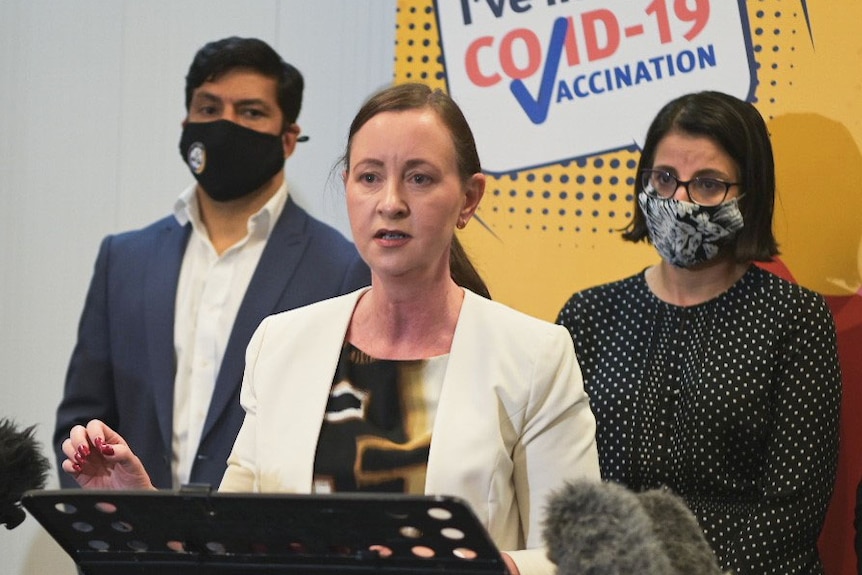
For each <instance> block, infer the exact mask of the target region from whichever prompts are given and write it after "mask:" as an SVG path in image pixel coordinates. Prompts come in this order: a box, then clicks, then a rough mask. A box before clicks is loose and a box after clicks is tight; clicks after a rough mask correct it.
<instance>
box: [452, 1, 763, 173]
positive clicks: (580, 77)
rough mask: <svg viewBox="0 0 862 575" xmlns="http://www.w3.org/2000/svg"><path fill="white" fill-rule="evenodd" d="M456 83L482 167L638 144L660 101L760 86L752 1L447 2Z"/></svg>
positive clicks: (502, 168) (527, 164)
mask: <svg viewBox="0 0 862 575" xmlns="http://www.w3.org/2000/svg"><path fill="white" fill-rule="evenodd" d="M435 7H436V13H437V17H438V27H439V30H440V39H441V49H442V53H443V59H444V64H445V72H446V82H447V85H448V89H449V93H450V94H451V95H452V97H453V98H454V99H455V100H456V101H457V102H458V103H459V104H460V106H461V107H462V109H463V110H464V113H465V115H466V116H467V119H468V120H469V122H470V125H471V127H472V128H473V131H474V134H475V136H476V140H477V143H478V145H479V149H480V152H481V155H482V159H483V167H484V169H485V170H486V171H487V172H489V173H491V174H503V173H509V172H514V171H518V170H522V169H526V168H533V167H537V166H542V165H547V164H553V163H558V162H561V161H565V160H570V159H574V158H580V157H584V156H588V155H594V154H599V153H604V152H609V151H612V150H618V149H621V148H628V147H631V146H639V144H640V143H641V140H642V139H643V136H644V134H645V133H646V130H647V128H648V127H649V123H650V121H651V120H652V118H653V116H654V115H655V113H656V112H657V111H658V110H659V109H660V108H661V106H662V105H664V104H665V103H667V102H668V101H669V100H671V99H673V98H675V97H676V96H679V95H682V94H685V93H688V92H695V91H701V90H720V91H722V92H727V93H729V94H733V95H734V96H737V97H739V98H742V99H747V100H750V99H751V95H752V94H753V93H754V78H755V74H754V65H753V62H752V60H751V51H750V39H749V38H748V31H749V26H748V22H747V15H746V11H745V2H744V1H743V0H736V1H731V0H728V1H722V2H719V1H718V0H712V1H710V0H649V1H647V0H437V1H436V2H435Z"/></svg>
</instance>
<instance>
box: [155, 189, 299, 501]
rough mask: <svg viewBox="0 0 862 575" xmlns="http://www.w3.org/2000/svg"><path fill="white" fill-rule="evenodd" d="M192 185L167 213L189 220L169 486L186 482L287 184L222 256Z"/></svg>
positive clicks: (178, 313)
mask: <svg viewBox="0 0 862 575" xmlns="http://www.w3.org/2000/svg"><path fill="white" fill-rule="evenodd" d="M195 188H196V186H195V185H192V186H190V187H189V188H187V189H186V190H184V191H183V193H182V194H181V195H180V197H179V198H178V199H177V202H176V204H175V206H174V216H175V217H176V219H177V221H178V222H179V223H180V225H185V224H186V223H188V222H191V224H192V233H191V236H190V237H189V242H188V245H187V246H186V250H185V253H184V255H183V262H182V267H181V268H180V277H179V283H178V285H177V299H176V303H175V317H176V319H175V321H174V352H175V354H176V365H177V372H176V376H175V379H174V417H173V438H172V451H173V460H172V462H171V471H172V475H173V486H174V488H177V487H179V486H181V485H183V484H185V483H188V482H189V477H190V474H191V469H192V464H193V463H194V460H195V457H196V455H197V450H198V445H199V444H200V439H201V432H202V429H203V425H204V420H205V419H206V415H207V411H208V410H209V405H210V399H211V398H212V393H213V389H214V387H215V382H216V377H217V376H218V372H219V368H220V366H221V362H222V358H223V356H224V351H225V347H226V346H227V342H228V338H229V337H230V333H231V330H232V329H233V324H234V320H235V319H236V315H237V311H238V310H239V307H240V304H241V303H242V300H243V297H244V296H245V292H246V289H247V288H248V284H249V282H250V281H251V277H252V275H253V274H254V270H255V269H256V268H257V264H258V261H260V256H261V254H262V253H263V249H264V247H265V246H266V241H267V239H268V238H269V235H270V232H271V231H272V228H273V226H274V225H275V222H276V221H277V220H278V217H279V216H280V215H281V211H282V210H283V209H284V205H285V203H286V201H287V184H286V183H284V184H282V186H281V188H279V190H278V191H277V192H276V193H275V195H274V196H273V197H272V198H270V200H269V201H268V202H267V203H266V205H264V206H263V207H262V208H261V209H260V210H259V211H258V212H257V213H255V214H254V215H252V216H251V217H250V218H249V219H248V233H247V234H246V236H245V237H244V238H243V239H241V240H240V241H239V242H237V243H236V244H234V245H233V246H231V247H230V248H228V249H227V250H225V251H224V252H223V253H222V254H221V255H219V254H218V253H216V250H215V248H214V247H213V245H212V242H211V241H210V238H209V235H208V234H207V230H206V227H205V226H204V224H203V222H202V221H201V218H200V210H199V207H198V201H197V197H196V195H195Z"/></svg>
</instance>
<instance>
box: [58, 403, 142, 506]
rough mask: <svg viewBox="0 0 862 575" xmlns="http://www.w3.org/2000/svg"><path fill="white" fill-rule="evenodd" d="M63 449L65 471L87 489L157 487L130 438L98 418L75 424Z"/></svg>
mask: <svg viewBox="0 0 862 575" xmlns="http://www.w3.org/2000/svg"><path fill="white" fill-rule="evenodd" d="M63 453H64V454H65V455H66V458H67V459H66V461H64V462H63V471H65V472H66V473H68V474H70V475H71V476H72V477H74V478H75V481H77V482H78V485H80V486H81V487H83V488H85V489H155V487H153V484H152V482H151V481H150V476H149V475H148V474H147V470H146V469H144V465H143V464H142V463H141V460H140V459H138V456H137V455H135V454H134V453H133V452H132V450H131V449H129V446H128V444H127V443H126V441H125V440H124V439H123V438H122V437H121V436H120V435H119V434H118V433H117V432H116V431H114V430H113V429H111V428H110V427H108V426H107V425H105V424H104V423H103V422H101V421H99V420H98V419H93V420H91V421H90V422H89V423H88V424H87V426H86V427H84V426H83V425H76V426H75V427H73V428H72V431H71V432H70V433H69V438H68V439H66V440H65V441H64V442H63Z"/></svg>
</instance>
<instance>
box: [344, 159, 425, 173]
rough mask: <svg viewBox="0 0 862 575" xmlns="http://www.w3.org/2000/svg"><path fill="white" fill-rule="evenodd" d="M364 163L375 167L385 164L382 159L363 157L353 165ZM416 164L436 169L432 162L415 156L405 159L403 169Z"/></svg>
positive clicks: (408, 168) (410, 167) (362, 164)
mask: <svg viewBox="0 0 862 575" xmlns="http://www.w3.org/2000/svg"><path fill="white" fill-rule="evenodd" d="M364 165H368V166H373V167H375V168H380V167H383V166H384V165H385V162H384V161H383V160H378V159H377V158H364V159H362V160H359V161H358V162H356V163H355V164H354V166H364ZM417 166H428V167H430V168H435V169H436V166H435V165H434V164H433V163H432V162H429V161H428V160H423V159H420V158H416V159H413V160H407V161H406V162H404V169H405V170H410V169H412V168H415V167H417Z"/></svg>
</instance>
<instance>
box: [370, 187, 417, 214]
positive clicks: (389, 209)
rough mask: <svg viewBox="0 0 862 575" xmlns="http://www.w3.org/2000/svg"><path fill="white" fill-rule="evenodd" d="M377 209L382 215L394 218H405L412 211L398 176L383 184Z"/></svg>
mask: <svg viewBox="0 0 862 575" xmlns="http://www.w3.org/2000/svg"><path fill="white" fill-rule="evenodd" d="M377 211H378V213H380V215H382V216H385V217H387V218H392V219H399V218H403V217H405V216H406V215H407V214H408V213H410V210H409V208H408V207H407V202H405V201H404V194H403V190H402V189H401V183H400V182H399V181H398V180H397V179H396V178H390V179H389V181H387V182H386V184H385V185H384V186H383V194H382V196H381V198H380V203H379V204H378V206H377Z"/></svg>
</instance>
